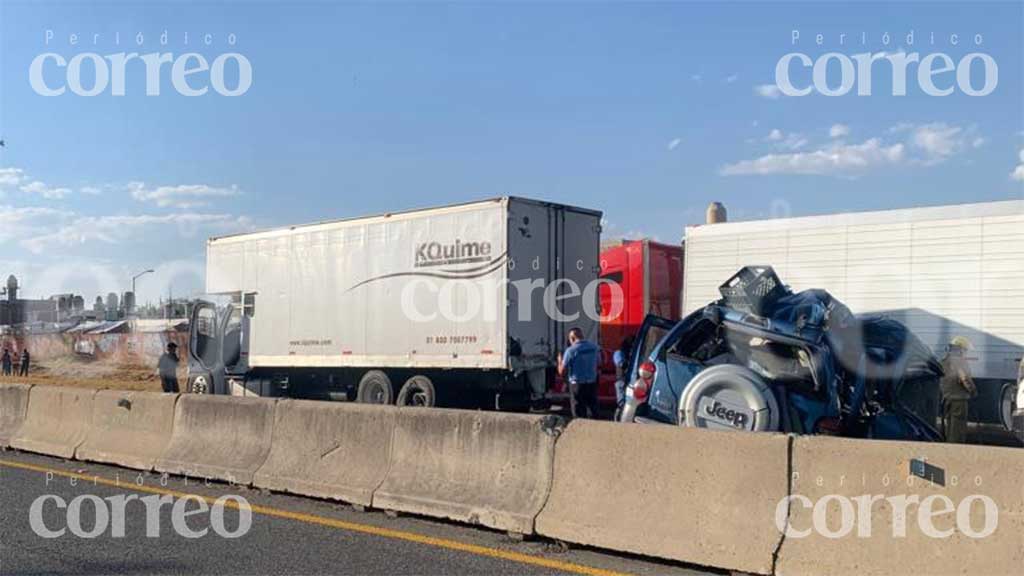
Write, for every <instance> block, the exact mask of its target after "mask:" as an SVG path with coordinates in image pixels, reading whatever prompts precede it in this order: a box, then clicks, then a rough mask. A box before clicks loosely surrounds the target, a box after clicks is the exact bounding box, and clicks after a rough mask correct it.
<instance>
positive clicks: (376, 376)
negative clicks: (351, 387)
mask: <svg viewBox="0 0 1024 576" xmlns="http://www.w3.org/2000/svg"><path fill="white" fill-rule="evenodd" d="M394 399H395V392H394V390H393V389H392V388H391V378H388V375H387V374H385V373H384V372H381V371H380V370H370V371H369V372H367V373H366V374H363V377H362V378H361V379H360V380H359V391H358V392H356V402H359V403H361V404H392V403H393V402H394Z"/></svg>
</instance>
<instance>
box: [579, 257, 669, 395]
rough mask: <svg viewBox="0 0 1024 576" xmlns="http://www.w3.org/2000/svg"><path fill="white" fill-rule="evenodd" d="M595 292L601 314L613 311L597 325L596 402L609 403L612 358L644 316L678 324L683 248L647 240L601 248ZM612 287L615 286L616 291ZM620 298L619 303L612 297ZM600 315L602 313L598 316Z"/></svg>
mask: <svg viewBox="0 0 1024 576" xmlns="http://www.w3.org/2000/svg"><path fill="white" fill-rule="evenodd" d="M600 260H601V279H602V280H604V281H605V283H604V284H602V285H601V288H600V290H599V298H600V301H601V310H602V311H613V312H618V314H617V315H615V316H614V317H612V318H603V319H602V321H601V348H602V350H603V354H602V364H601V377H600V385H599V387H598V398H599V399H600V401H601V403H602V404H604V405H612V406H614V405H615V365H614V364H613V363H612V354H613V353H614V352H615V350H617V349H618V348H619V346H620V345H621V344H622V341H623V339H625V338H626V337H628V336H635V335H636V333H637V332H638V331H639V330H640V325H641V324H643V321H644V318H645V317H646V316H647V315H648V314H655V315H657V316H663V317H665V318H668V319H670V320H678V319H679V318H680V314H681V313H682V295H683V247H682V245H671V244H661V243H659V242H654V241H651V240H646V239H645V240H622V241H621V242H619V243H617V244H613V245H604V246H602V250H601V258H600ZM612 284H617V285H618V286H619V288H620V290H616V289H615V288H614V287H613V286H612ZM620 294H621V298H622V301H621V302H617V301H616V297H617V296H619V295H620ZM603 313H605V312H603Z"/></svg>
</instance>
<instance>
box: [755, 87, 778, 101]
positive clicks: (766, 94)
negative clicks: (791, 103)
mask: <svg viewBox="0 0 1024 576" xmlns="http://www.w3.org/2000/svg"><path fill="white" fill-rule="evenodd" d="M754 94H757V95H758V96H760V97H762V98H768V99H769V100H777V99H778V98H779V96H782V91H780V90H779V87H778V86H776V85H775V84H759V85H757V86H754Z"/></svg>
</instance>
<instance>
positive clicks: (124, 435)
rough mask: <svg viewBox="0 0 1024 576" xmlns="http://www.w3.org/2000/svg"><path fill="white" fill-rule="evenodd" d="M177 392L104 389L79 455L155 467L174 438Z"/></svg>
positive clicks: (96, 400)
mask: <svg viewBox="0 0 1024 576" xmlns="http://www.w3.org/2000/svg"><path fill="white" fill-rule="evenodd" d="M177 398H178V396H177V394H160V393H154V392H124V391H118V390H101V391H99V392H97V393H96V395H95V396H93V398H92V425H91V426H90V428H89V434H88V435H87V436H86V438H85V441H84V442H83V443H82V445H81V446H79V447H78V449H77V450H75V458H77V459H79V460H90V461H94V462H107V463H112V464H120V465H121V466H126V467H128V468H137V469H139V470H152V469H153V465H154V464H155V463H156V460H157V458H159V457H160V456H161V455H162V454H163V452H164V449H165V448H166V447H167V444H168V443H169V442H170V440H171V430H172V426H173V424H174V404H175V401H176V400H177Z"/></svg>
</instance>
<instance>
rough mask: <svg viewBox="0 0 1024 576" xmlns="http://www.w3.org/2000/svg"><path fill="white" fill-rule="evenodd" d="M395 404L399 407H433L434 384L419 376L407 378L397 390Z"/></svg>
mask: <svg viewBox="0 0 1024 576" xmlns="http://www.w3.org/2000/svg"><path fill="white" fill-rule="evenodd" d="M395 403H396V404H397V405H399V406H422V407H425V408H431V407H433V406H434V405H435V404H436V403H437V394H436V393H435V391H434V383H433V382H431V381H430V378H427V377H426V376H422V375H419V374H417V375H416V376H413V377H411V378H409V379H408V380H406V381H405V384H404V385H403V386H402V389H401V390H399V392H398V400H397V401H396V402H395Z"/></svg>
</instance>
